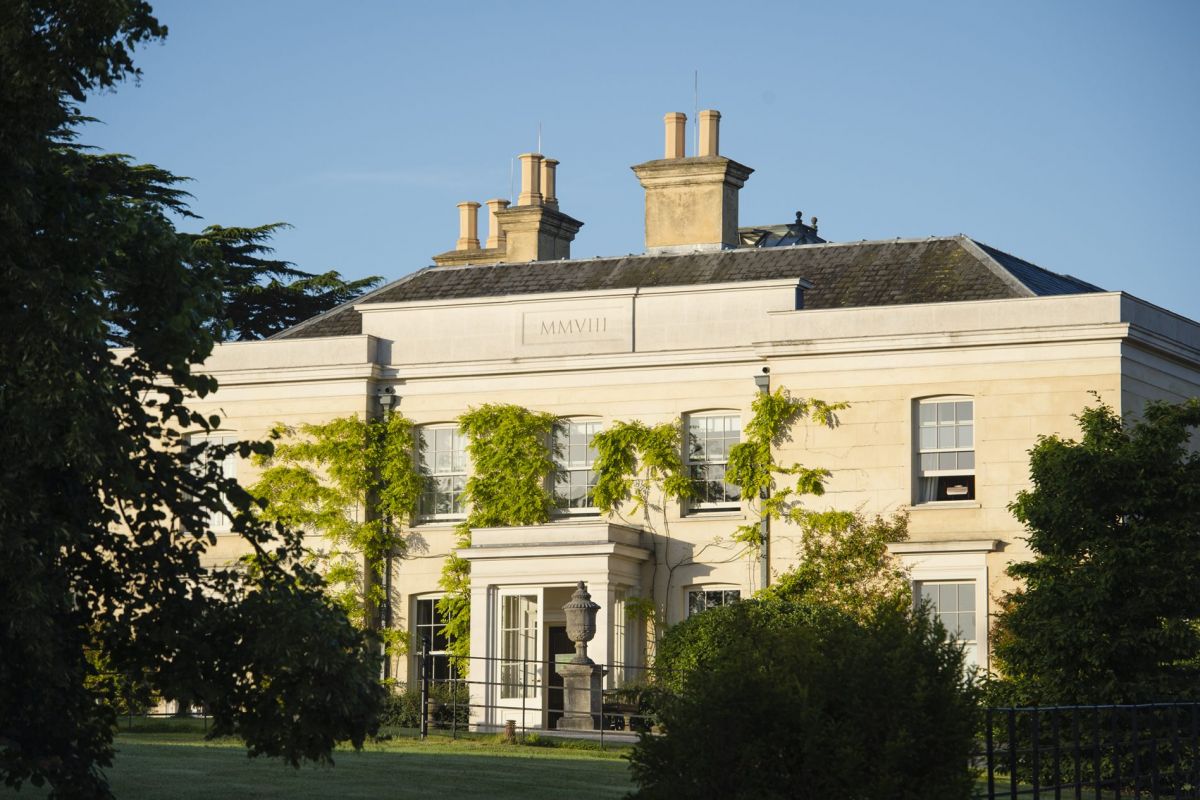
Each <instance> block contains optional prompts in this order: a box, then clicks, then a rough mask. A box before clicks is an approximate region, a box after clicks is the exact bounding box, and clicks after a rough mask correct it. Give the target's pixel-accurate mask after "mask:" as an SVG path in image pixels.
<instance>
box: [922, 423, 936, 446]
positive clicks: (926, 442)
mask: <svg viewBox="0 0 1200 800" xmlns="http://www.w3.org/2000/svg"><path fill="white" fill-rule="evenodd" d="M935 447H937V428H921V449H922V450H932V449H934V448H935Z"/></svg>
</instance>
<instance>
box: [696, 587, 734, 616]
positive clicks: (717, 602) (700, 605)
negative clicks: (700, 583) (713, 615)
mask: <svg viewBox="0 0 1200 800" xmlns="http://www.w3.org/2000/svg"><path fill="white" fill-rule="evenodd" d="M741 599H742V591H741V589H690V590H688V593H687V600H688V616H689V617H690V616H693V615H695V614H699V613H700V612H701V611H707V610H708V609H710V608H717V607H718V606H727V605H731V604H733V603H736V602H737V601H738V600H741Z"/></svg>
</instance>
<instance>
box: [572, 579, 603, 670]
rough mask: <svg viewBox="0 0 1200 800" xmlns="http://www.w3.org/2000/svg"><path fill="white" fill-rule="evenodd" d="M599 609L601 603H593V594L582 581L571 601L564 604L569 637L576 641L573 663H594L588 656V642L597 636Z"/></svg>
mask: <svg viewBox="0 0 1200 800" xmlns="http://www.w3.org/2000/svg"><path fill="white" fill-rule="evenodd" d="M599 610H600V606H599V604H597V603H593V602H592V596H591V595H590V594H588V590H587V585H586V584H585V583H584V582H583V581H580V582H579V586H577V587H576V589H575V594H573V595H571V600H570V602H568V603H567V604H566V605H565V606H563V611H564V612H565V613H566V615H567V638H568V639H570V640H571V641H572V642H574V643H575V657H574V658H572V659H571V663H572V664H591V663H592V660H591V659H590V658H588V654H587V643H588V642H590V641H591V640H592V639H593V638H595V636H596V612H597V611H599Z"/></svg>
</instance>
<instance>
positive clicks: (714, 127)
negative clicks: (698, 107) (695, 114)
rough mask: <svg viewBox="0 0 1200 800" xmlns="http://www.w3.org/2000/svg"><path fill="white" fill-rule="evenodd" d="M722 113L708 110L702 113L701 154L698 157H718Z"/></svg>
mask: <svg viewBox="0 0 1200 800" xmlns="http://www.w3.org/2000/svg"><path fill="white" fill-rule="evenodd" d="M720 128H721V112H720V111H714V110H713V109H711V108H710V109H707V110H705V111H701V112H700V152H699V153H696V155H698V156H715V155H718V146H719V143H720V136H721V132H720Z"/></svg>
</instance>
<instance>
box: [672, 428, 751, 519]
mask: <svg viewBox="0 0 1200 800" xmlns="http://www.w3.org/2000/svg"><path fill="white" fill-rule="evenodd" d="M714 419H720V420H725V422H724V423H722V434H723V435H722V436H721V437H720V438H721V440H722V446H723V449H724V453H723V456H724V457H723V458H713V457H706V458H703V459H695V458H693V443H694V441H695V437H694V434H693V428H694V427H695V423H697V422H700V423H701V424H702V425H704V426H705V431H704V433H705V437H704V445H705V447H706V450H707V445H708V439H709V437H708V431H707V424H708V423H707V420H714ZM730 419H732V420H736V421H737V426H738V427H737V433H738V437H737V442H733V443H730V442H729V436H728V430H729V429H728V420H730ZM742 431H743V428H742V414H741V412H740V411H732V410H730V411H724V410H718V411H704V412H700V413H695V414H688V415H687V417H686V422H685V426H684V431H683V452H684V459H683V461H684V465H685V466H686V467H687V471H688V478H689V479H690V480H691V481H692V483H693V485H695V484H697V483H699V482H700V481H698V479H697V478H696V470H697V468H703V467H709V466H720V467H724V468H728V466H729V450H730V449H731V448H732V447H733V445H734V444H739V443H741V442H742ZM705 455H706V456H709V454H708V453H707V452H706V453H705ZM722 483H723V484H724V486H725V487H726V491H725V494H728V489H729V488H733V489H735V490H737V487H735V486H732V485H731V484H729V483H728V482H727V481H724V480H723V481H722ZM737 491H738V494H739V496H738V498H737V499H736V500H729V499H728V498H726V499H725V500H722V501H719V502H713V501H711V500H701V499H693V500H690V501H689V502H688V509H689V510H694V511H710V510H711V511H736V510H738V509H740V508H741V507H742V498H741V496H740V495H741V491H740V490H737Z"/></svg>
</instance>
